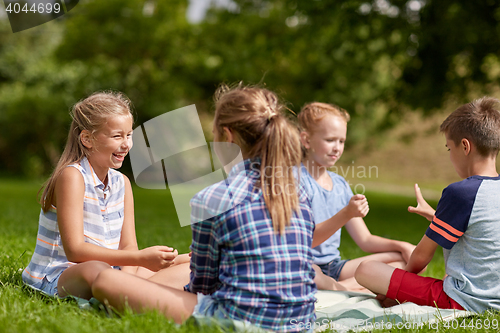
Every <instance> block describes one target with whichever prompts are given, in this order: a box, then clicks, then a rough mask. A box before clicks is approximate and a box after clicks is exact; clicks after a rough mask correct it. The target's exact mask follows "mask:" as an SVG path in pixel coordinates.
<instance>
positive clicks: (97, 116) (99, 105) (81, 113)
mask: <svg viewBox="0 0 500 333" xmlns="http://www.w3.org/2000/svg"><path fill="white" fill-rule="evenodd" d="M130 107H131V102H130V100H129V99H128V98H127V97H126V96H125V95H123V94H122V93H119V92H97V93H94V94H92V95H90V96H89V97H87V98H85V99H83V100H81V101H79V102H78V103H76V104H75V105H74V106H73V108H72V110H71V117H72V119H73V121H72V122H71V126H70V130H69V134H68V140H67V142H66V147H65V148H64V151H63V153H62V154H61V157H60V158H59V162H58V163H57V165H56V167H55V169H54V171H53V172H52V175H51V176H50V178H49V179H48V180H47V181H46V182H45V183H44V184H43V186H42V188H41V189H40V191H42V190H43V192H42V195H41V196H40V198H39V202H40V204H41V205H42V209H43V211H44V212H48V211H49V209H50V206H51V205H52V201H53V199H54V190H55V185H56V181H57V178H58V177H59V176H60V175H61V173H62V171H63V170H64V168H66V167H67V166H68V165H70V164H73V163H76V162H79V161H80V160H81V159H82V158H84V157H86V156H88V154H89V152H90V150H89V149H88V148H87V147H85V146H84V145H83V144H82V141H81V139H80V133H81V132H82V131H83V130H87V131H88V132H89V133H90V134H91V135H92V140H93V139H94V135H95V133H96V132H97V131H98V130H99V129H100V128H101V127H102V126H103V125H104V124H105V123H106V121H107V119H108V118H109V117H114V116H130V117H131V118H132V119H133V117H132V112H131V110H130ZM40 191H39V193H40Z"/></svg>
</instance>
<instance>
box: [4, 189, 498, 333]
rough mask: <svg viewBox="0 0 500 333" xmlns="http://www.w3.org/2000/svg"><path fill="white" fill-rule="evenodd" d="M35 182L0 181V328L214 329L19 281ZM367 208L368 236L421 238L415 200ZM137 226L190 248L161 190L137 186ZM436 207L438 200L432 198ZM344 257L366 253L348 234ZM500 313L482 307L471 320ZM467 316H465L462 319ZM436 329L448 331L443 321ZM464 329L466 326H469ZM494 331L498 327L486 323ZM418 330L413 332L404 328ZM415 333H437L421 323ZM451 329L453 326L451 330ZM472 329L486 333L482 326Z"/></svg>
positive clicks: (436, 262)
mask: <svg viewBox="0 0 500 333" xmlns="http://www.w3.org/2000/svg"><path fill="white" fill-rule="evenodd" d="M39 186H40V184H39V183H36V182H28V181H19V180H17V181H12V180H1V181H0V212H1V213H0V228H1V230H2V233H1V235H0V283H1V287H0V327H1V328H2V329H1V330H2V331H6V332H32V331H33V332H35V331H36V332H92V333H94V332H193V331H205V332H219V329H217V328H199V327H193V326H192V325H190V324H185V325H181V326H178V325H175V324H174V323H173V322H172V321H169V320H167V319H165V318H164V317H163V316H162V315H160V314H158V313H155V312H151V313H147V314H142V315H136V314H132V313H125V314H123V315H121V316H112V317H109V316H108V315H107V313H106V312H104V311H95V310H81V309H80V308H78V306H77V304H76V302H74V301H68V300H54V299H50V298H47V297H44V296H41V295H40V294H38V293H36V292H33V291H31V290H30V289H29V288H27V287H24V286H23V285H22V282H21V271H22V269H23V268H24V267H25V266H26V265H27V264H28V262H29V260H30V258H31V255H32V253H33V250H34V247H35V238H36V232H37V227H38V215H39V212H40V207H39V205H38V203H37V202H36V193H37V191H38V189H39ZM366 195H367V198H368V200H369V203H370V213H369V214H368V216H367V217H366V218H365V221H366V224H367V225H368V228H369V229H370V231H371V232H372V233H373V234H376V235H379V236H383V237H389V238H393V239H401V240H405V241H408V242H411V243H414V244H416V243H418V241H419V240H420V238H421V237H422V235H423V234H424V232H425V230H426V228H427V226H428V221H427V220H425V219H424V218H422V217H420V216H417V215H413V214H410V213H408V212H407V207H408V205H413V204H414V199H413V198H408V197H399V196H394V195H389V194H378V193H374V192H369V193H366ZM134 199H135V218H136V230H137V238H138V242H139V247H140V248H144V247H147V246H151V245H157V244H165V245H169V246H172V247H174V248H176V249H178V251H179V253H183V252H188V251H189V244H190V240H191V230H190V228H189V226H187V227H180V225H179V221H178V218H177V214H176V212H175V207H174V204H173V201H172V198H171V196H170V194H169V192H168V191H166V190H163V191H161V190H145V189H141V188H134ZM433 205H434V206H435V202H434V203H433ZM341 253H342V256H343V257H344V258H355V257H358V256H361V255H365V253H363V252H362V251H361V250H360V249H359V248H357V246H355V244H354V243H353V241H352V240H351V239H350V237H349V235H348V233H347V232H344V233H343V235H342V245H341ZM443 274H444V264H443V259H442V253H441V251H440V250H438V251H437V252H436V256H435V258H434V259H433V261H432V262H431V264H430V265H429V267H428V270H427V272H426V275H428V276H432V277H436V278H442V276H443ZM487 318H489V319H490V320H492V319H495V318H496V319H499V318H500V316H498V315H497V314H493V313H486V314H484V315H482V316H480V317H474V318H473V319H474V320H476V319H482V320H484V319H487ZM466 320H468V321H470V319H466ZM440 330H444V331H447V330H449V331H452V330H453V329H452V328H450V329H447V328H445V327H442V326H440ZM468 330H469V329H468ZM490 330H491V331H495V330H493V329H490ZM402 331H408V332H411V331H415V332H416V330H411V329H410V330H404V329H403V330H402ZM418 331H419V332H422V331H423V332H425V331H435V330H434V329H431V328H427V327H426V326H424V328H423V329H419V330H418ZM454 331H455V330H454ZM476 331H478V332H479V331H481V332H483V331H485V329H484V328H482V329H477V330H476Z"/></svg>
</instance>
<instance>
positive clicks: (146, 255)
mask: <svg viewBox="0 0 500 333" xmlns="http://www.w3.org/2000/svg"><path fill="white" fill-rule="evenodd" d="M177 254H178V253H177V250H174V249H173V248H171V247H168V246H151V247H148V248H145V249H143V250H140V251H139V256H140V258H139V264H140V265H141V266H143V267H146V268H148V269H150V270H152V271H153V272H157V271H159V270H160V269H162V268H166V267H169V266H170V265H172V264H173V263H174V259H175V258H176V257H177Z"/></svg>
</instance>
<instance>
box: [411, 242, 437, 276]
mask: <svg viewBox="0 0 500 333" xmlns="http://www.w3.org/2000/svg"><path fill="white" fill-rule="evenodd" d="M437 247H438V244H437V243H436V242H435V241H433V240H432V239H430V238H429V237H427V236H426V235H424V237H422V239H421V240H420V242H419V243H418V245H417V247H416V248H415V250H414V251H413V253H412V254H411V257H410V261H409V262H408V264H406V267H405V268H404V269H405V270H406V271H408V272H411V273H415V274H418V273H420V272H421V271H422V270H423V269H424V268H425V267H426V266H427V265H428V264H429V262H431V260H432V257H434V253H435V252H436V249H437Z"/></svg>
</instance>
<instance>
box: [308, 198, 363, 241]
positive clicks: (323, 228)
mask: <svg viewBox="0 0 500 333" xmlns="http://www.w3.org/2000/svg"><path fill="white" fill-rule="evenodd" d="M369 210H370V208H369V206H368V201H367V200H366V197H365V196H364V195H362V194H356V195H354V196H352V197H351V200H350V201H349V204H348V205H347V206H345V207H344V208H342V209H341V210H340V211H339V212H338V213H337V214H335V215H333V216H332V217H330V218H329V219H328V220H326V221H324V222H321V223H317V224H316V226H315V229H314V234H313V240H312V247H316V246H318V245H320V244H321V243H323V242H324V241H326V240H327V239H328V238H330V236H332V235H333V234H334V233H336V232H337V231H338V230H339V229H340V228H342V227H343V226H344V225H345V224H346V223H347V222H348V221H349V220H351V219H352V218H355V217H364V216H366V214H368V211H369Z"/></svg>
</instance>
